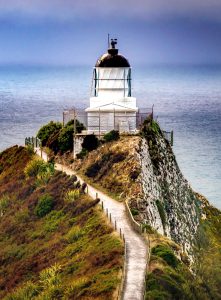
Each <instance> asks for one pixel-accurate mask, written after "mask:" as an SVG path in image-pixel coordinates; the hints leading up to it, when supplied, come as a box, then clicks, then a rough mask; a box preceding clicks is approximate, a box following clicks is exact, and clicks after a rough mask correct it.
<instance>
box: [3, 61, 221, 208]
mask: <svg viewBox="0 0 221 300" xmlns="http://www.w3.org/2000/svg"><path fill="white" fill-rule="evenodd" d="M91 77H92V67H91V66H84V67H79V66H76V67H23V66H16V67H15V66H2V67H0V129H1V130H0V151H2V150H3V149H5V148H7V147H10V146H12V145H14V144H19V145H20V144H21V145H22V144H24V138H25V137H26V136H35V135H36V132H37V130H38V129H39V127H40V126H42V125H43V124H45V123H47V122H48V121H50V120H58V121H61V120H62V111H63V110H64V109H67V108H73V107H78V108H84V107H86V106H87V105H88V103H89V97H90V87H91ZM132 86H133V96H135V97H137V101H138V105H139V107H148V108H149V107H151V106H152V105H154V115H155V118H157V120H158V121H159V123H160V125H161V127H162V128H163V129H164V130H174V146H173V149H174V152H175V154H176V158H177V161H178V164H179V166H180V169H181V171H182V172H183V174H184V176H185V177H186V178H187V180H188V181H189V182H190V184H191V185H192V187H193V188H194V189H195V190H196V191H198V192H200V193H202V194H203V195H205V196H206V197H207V198H208V200H209V201H210V202H211V203H212V204H213V205H214V206H216V207H218V208H221V67H219V66H146V67H133V69H132Z"/></svg>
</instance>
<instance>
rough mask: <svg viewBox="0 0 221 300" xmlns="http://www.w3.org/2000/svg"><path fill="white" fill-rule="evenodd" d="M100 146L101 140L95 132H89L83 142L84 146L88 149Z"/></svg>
mask: <svg viewBox="0 0 221 300" xmlns="http://www.w3.org/2000/svg"><path fill="white" fill-rule="evenodd" d="M98 146H99V140H98V138H97V137H96V135H94V134H89V135H86V136H85V138H84V140H83V143H82V148H84V149H86V150H87V151H92V150H95V149H97V147H98Z"/></svg>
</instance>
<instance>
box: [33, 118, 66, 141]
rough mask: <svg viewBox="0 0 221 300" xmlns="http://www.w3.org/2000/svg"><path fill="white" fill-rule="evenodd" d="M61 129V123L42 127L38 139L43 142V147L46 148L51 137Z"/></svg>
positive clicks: (52, 123) (51, 123)
mask: <svg viewBox="0 0 221 300" xmlns="http://www.w3.org/2000/svg"><path fill="white" fill-rule="evenodd" d="M61 128H62V124H61V123H60V122H53V121H51V122H49V123H48V124H46V125H44V126H42V127H41V128H40V129H39V131H38V133H37V137H38V138H39V139H40V140H41V143H42V146H45V145H46V143H47V140H48V139H49V137H50V136H52V135H54V134H56V133H57V132H59V130H60V129H61Z"/></svg>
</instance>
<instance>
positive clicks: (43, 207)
mask: <svg viewBox="0 0 221 300" xmlns="http://www.w3.org/2000/svg"><path fill="white" fill-rule="evenodd" d="M52 208H53V199H52V197H51V196H50V195H49V194H45V195H43V196H41V197H40V198H39V200H38V204H37V206H36V207H35V214H36V215H37V216H38V217H40V218H42V217H44V216H45V215H47V214H48V213H49V212H50V211H51V210H52Z"/></svg>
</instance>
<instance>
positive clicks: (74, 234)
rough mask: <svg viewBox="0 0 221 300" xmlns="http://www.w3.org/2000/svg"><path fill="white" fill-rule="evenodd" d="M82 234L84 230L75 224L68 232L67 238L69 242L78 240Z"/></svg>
mask: <svg viewBox="0 0 221 300" xmlns="http://www.w3.org/2000/svg"><path fill="white" fill-rule="evenodd" d="M81 236H82V231H81V228H80V227H79V226H74V227H72V228H71V230H70V231H69V232H68V233H67V235H66V239H67V241H68V242H69V243H73V242H76V241H77V240H78V239H79V238H80V237H81Z"/></svg>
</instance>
